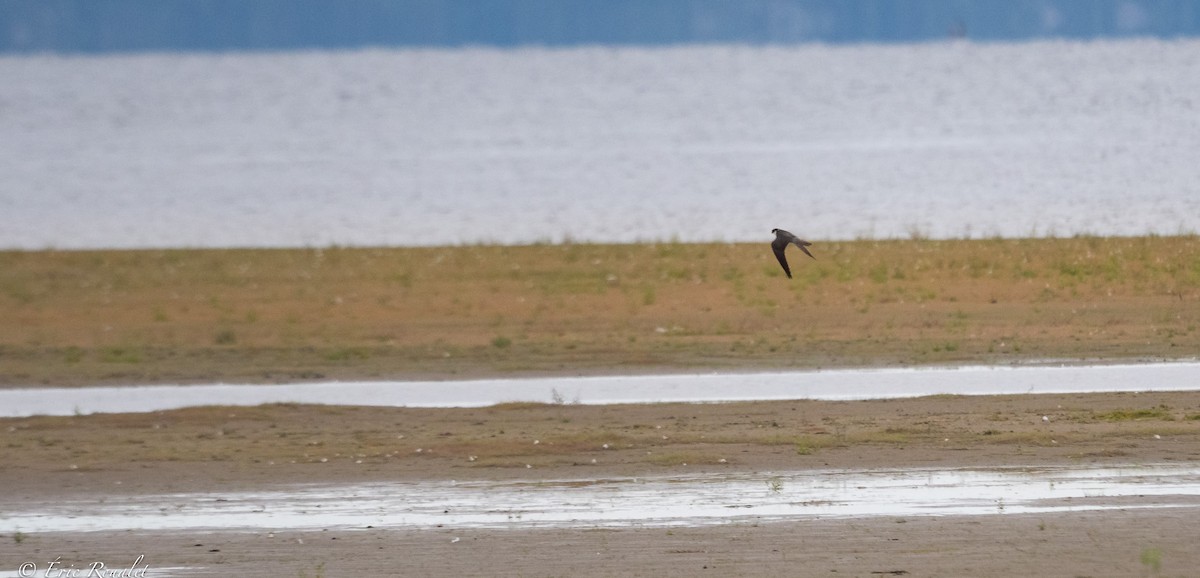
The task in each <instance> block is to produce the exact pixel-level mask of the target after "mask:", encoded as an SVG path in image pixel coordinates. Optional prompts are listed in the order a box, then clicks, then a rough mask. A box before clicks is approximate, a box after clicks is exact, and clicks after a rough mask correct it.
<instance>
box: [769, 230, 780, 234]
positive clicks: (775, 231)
mask: <svg viewBox="0 0 1200 578" xmlns="http://www.w3.org/2000/svg"><path fill="white" fill-rule="evenodd" d="M778 232H779V229H771V233H772V234H775V233H778Z"/></svg>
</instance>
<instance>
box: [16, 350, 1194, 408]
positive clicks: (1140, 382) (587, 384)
mask: <svg viewBox="0 0 1200 578" xmlns="http://www.w3.org/2000/svg"><path fill="white" fill-rule="evenodd" d="M1197 389H1200V362H1196V361H1189V362H1171V363H1143V364H1122V365H1063V366H1002V367H998V366H967V367H931V368H884V369H839V370H825V371H793V372H775V373H718V374H703V375H620V376H603V377H548V378H514V379H483V380H470V381H413V382H403V381H394V382H388V381H381V382H332V383H302V384H287V385H234V384H215V385H187V386H172V385H163V386H128V387H86V388H38V389H11V390H0V416H15V417H19V416H28V415H72V414H87V413H112V412H145V411H157V410H163V409H175V408H181V407H193V406H200V405H259V404H264V403H309V404H330V405H381V406H406V407H478V406H486V405H493V404H496V403H502V402H508V401H537V402H545V403H550V402H552V401H556V400H562V401H564V402H569V403H584V404H613V403H654V402H718V401H747V400H773V399H821V400H852V399H887V398H900V397H918V396H924V395H937V394H956V395H1000V394H1024V393H1082V392H1115V391H1191V390H1197Z"/></svg>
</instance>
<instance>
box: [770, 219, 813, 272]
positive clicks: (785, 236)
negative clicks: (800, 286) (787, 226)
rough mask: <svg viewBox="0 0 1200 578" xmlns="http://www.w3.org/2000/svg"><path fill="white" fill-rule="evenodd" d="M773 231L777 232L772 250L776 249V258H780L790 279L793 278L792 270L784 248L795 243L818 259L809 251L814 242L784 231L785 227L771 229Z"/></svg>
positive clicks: (772, 243) (805, 252)
mask: <svg viewBox="0 0 1200 578" xmlns="http://www.w3.org/2000/svg"><path fill="white" fill-rule="evenodd" d="M771 232H772V233H775V240H774V241H771V250H772V251H775V258H776V259H779V264H780V265H782V266H783V272H784V273H787V276H788V279H791V278H792V270H791V268H789V267H788V264H787V257H785V256H784V254H783V251H784V249H787V247H788V245H792V244H795V245H796V246H797V247H800V250H801V251H804V254H805V255H808V256H809V257H812V258H813V259H816V257H813V254H812V253H809V252H808V246H809V245H812V243H809V242H808V241H805V240H804V239H801V238H800V237H797V236H795V235H793V234H791V233H789V232H787V231H784V230H783V229H771Z"/></svg>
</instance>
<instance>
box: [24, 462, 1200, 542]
mask: <svg viewBox="0 0 1200 578" xmlns="http://www.w3.org/2000/svg"><path fill="white" fill-rule="evenodd" d="M1197 506H1200V465H1194V464H1193V465H1152V466H1130V467H1119V468H1112V467H1104V468H1079V467H1052V468H1033V469H1029V468H1003V469H995V470H968V469H957V470H920V469H918V470H880V471H804V472H782V473H770V472H767V473H745V472H737V473H729V474H698V475H694V476H674V477H656V478H621V479H601V480H557V481H524V482H521V481H518V482H512V481H507V482H495V481H478V482H465V483H454V482H451V481H444V482H443V481H438V482H393V483H369V484H354V485H302V486H287V487H282V488H279V489H273V490H269V491H260V492H245V493H230V494H219V493H197V494H172V495H151V496H105V497H103V498H101V499H89V500H80V501H55V502H53V503H44V504H28V503H26V504H23V505H21V508H23V509H22V510H17V511H11V510H10V511H9V513H7V514H6V515H5V516H4V517H3V519H2V521H0V523H3V525H4V526H7V527H10V528H20V529H21V531H23V532H63V531H119V530H206V529H221V530H224V531H228V530H234V531H237V530H243V531H252V530H270V529H289V530H313V529H323V528H327V529H353V528H366V527H373V528H434V527H437V528H494V529H532V528H562V527H572V528H577V527H658V526H682V525H687V526H697V525H708V524H721V523H730V522H747V521H749V522H754V521H762V522H770V521H784V520H802V519H812V518H850V517H853V518H860V517H870V516H944V515H960V516H977V515H995V514H1028V513H1054V512H1063V511H1082V510H1097V509H1112V508H1165V507H1173V508H1180V507H1186V508H1194V507H1197Z"/></svg>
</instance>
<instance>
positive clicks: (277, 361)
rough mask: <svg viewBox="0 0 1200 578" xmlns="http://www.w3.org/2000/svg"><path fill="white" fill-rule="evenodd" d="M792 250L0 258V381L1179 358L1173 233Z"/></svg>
mask: <svg viewBox="0 0 1200 578" xmlns="http://www.w3.org/2000/svg"><path fill="white" fill-rule="evenodd" d="M814 251H816V252H817V255H818V257H819V258H818V259H817V260H816V261H805V262H803V264H802V266H798V267H797V270H796V271H795V275H796V278H795V279H791V280H788V279H786V278H784V277H783V276H782V272H780V271H778V270H777V269H778V265H777V264H775V263H774V258H773V256H772V255H771V254H770V251H767V250H764V249H763V246H762V245H761V244H752V243H751V244H732V245H731V244H683V243H666V244H638V245H581V244H569V245H550V244H542V245H533V246H524V247H505V246H471V247H427V248H326V249H274V250H271V249H262V250H240V249H239V250H170V251H159V250H142V251H5V252H0V318H3V319H15V320H18V321H19V322H18V323H14V324H10V325H11V326H10V327H7V328H6V331H5V332H4V333H3V334H2V335H0V348H3V351H4V359H5V363H4V366H3V368H2V369H0V384H6V383H7V384H20V385H29V384H31V383H33V384H36V383H55V384H71V383H75V384H82V383H97V382H104V381H112V380H120V381H121V382H124V383H129V382H135V383H137V382H161V381H164V380H170V381H176V382H187V381H197V380H205V381H210V380H220V379H237V380H240V381H294V380H297V379H317V378H334V379H338V378H362V377H369V376H376V375H378V376H388V377H405V376H413V377H416V376H421V377H424V376H461V375H464V374H472V373H474V374H482V373H488V374H494V373H497V372H501V373H503V372H510V371H521V372H543V371H548V372H559V371H564V370H566V371H572V372H578V371H588V370H600V369H611V368H614V367H620V368H634V369H638V368H644V369H674V368H687V369H692V370H695V369H703V370H710V369H721V368H744V367H754V368H757V369H762V368H778V369H785V368H806V367H818V366H819V367H830V366H837V365H842V366H861V365H893V364H929V363H962V362H966V363H975V362H978V363H992V362H1000V363H1003V362H1009V361H1013V360H1020V359H1026V358H1047V357H1052V358H1094V357H1104V358H1107V359H1118V358H1136V357H1143V356H1154V357H1159V358H1161V357H1186V356H1188V355H1190V354H1192V353H1194V352H1195V351H1198V350H1200V331H1198V330H1197V327H1200V238H1198V237H1196V236H1178V237H1135V238H1092V237H1079V238H1071V239H1016V240H1009V239H987V240H952V241H938V240H930V239H926V238H924V237H923V236H919V235H918V236H916V237H915V238H913V239H906V240H894V241H852V242H819V241H818V242H817V244H816V245H815V246H814ZM518 345H519V347H518ZM568 345H569V346H568ZM364 352H369V355H367V356H363V355H360V354H361V353H364ZM501 352H502V353H501Z"/></svg>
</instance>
